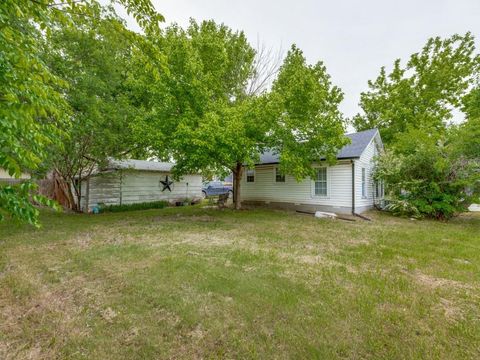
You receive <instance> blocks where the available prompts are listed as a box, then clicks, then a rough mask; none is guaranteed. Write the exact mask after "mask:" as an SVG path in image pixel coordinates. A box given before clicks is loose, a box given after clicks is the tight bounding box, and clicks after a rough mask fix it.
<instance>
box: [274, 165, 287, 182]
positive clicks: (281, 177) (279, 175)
mask: <svg viewBox="0 0 480 360" xmlns="http://www.w3.org/2000/svg"><path fill="white" fill-rule="evenodd" d="M275 182H277V183H278V182H279V183H284V182H285V175H284V174H282V173H281V172H280V170H279V169H278V168H275Z"/></svg>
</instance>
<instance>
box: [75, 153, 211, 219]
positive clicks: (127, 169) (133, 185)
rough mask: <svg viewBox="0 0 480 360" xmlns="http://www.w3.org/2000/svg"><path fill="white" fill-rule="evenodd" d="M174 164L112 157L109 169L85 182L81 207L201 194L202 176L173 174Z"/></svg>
mask: <svg viewBox="0 0 480 360" xmlns="http://www.w3.org/2000/svg"><path fill="white" fill-rule="evenodd" d="M173 165H174V164H172V163H165V162H156V161H144V160H124V161H110V163H109V166H107V168H106V169H102V170H101V171H98V172H96V173H95V174H94V175H92V176H91V177H89V178H88V179H87V180H85V181H83V182H82V187H81V190H82V198H81V202H80V207H81V209H82V211H90V210H91V209H92V208H93V207H95V206H98V205H102V204H104V205H122V204H134V203H142V202H153V201H159V200H166V201H169V202H172V203H173V202H177V201H183V200H185V199H190V200H198V199H201V198H202V176H201V175H198V174H196V175H186V176H184V177H183V178H182V179H180V180H179V181H175V180H174V179H173V177H172V174H171V170H172V167H173Z"/></svg>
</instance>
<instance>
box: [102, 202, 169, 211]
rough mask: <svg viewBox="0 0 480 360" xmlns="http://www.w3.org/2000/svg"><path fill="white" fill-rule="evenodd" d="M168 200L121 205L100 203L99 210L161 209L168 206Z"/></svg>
mask: <svg viewBox="0 0 480 360" xmlns="http://www.w3.org/2000/svg"><path fill="white" fill-rule="evenodd" d="M169 205H170V203H169V202H168V201H163V200H162V201H152V202H143V203H136V204H123V205H108V206H105V205H104V206H102V205H100V211H101V212H124V211H133V210H148V209H163V208H166V207H167V206H169Z"/></svg>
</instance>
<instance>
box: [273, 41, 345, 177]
mask: <svg viewBox="0 0 480 360" xmlns="http://www.w3.org/2000/svg"><path fill="white" fill-rule="evenodd" d="M270 98H271V105H270V106H271V107H272V108H273V111H272V113H271V114H269V116H271V117H272V118H271V119H270V121H271V122H270V129H269V130H270V132H271V135H270V136H269V139H268V140H269V143H270V144H271V146H270V147H271V148H272V149H273V150H274V151H275V152H277V153H279V154H280V167H281V169H282V171H284V172H285V173H289V174H292V175H294V176H295V177H296V178H297V179H298V180H301V179H303V178H305V177H307V176H312V175H313V168H312V163H313V162H318V161H319V159H322V158H326V159H327V160H328V161H329V162H330V163H333V162H335V160H336V154H337V152H338V150H339V149H341V148H342V147H343V146H344V145H345V144H346V143H347V141H348V139H347V138H346V137H345V136H343V134H344V127H343V121H342V114H341V112H340V111H339V109H338V106H339V104H340V102H341V101H342V99H343V93H342V91H341V90H340V89H339V88H338V87H336V86H333V85H332V83H331V81H330V76H329V75H328V73H327V71H326V68H325V66H324V65H323V63H322V62H318V63H317V64H315V65H308V64H307V63H306V59H305V57H304V56H303V53H302V51H301V50H300V49H298V48H297V47H296V46H292V48H291V50H290V51H289V52H288V54H287V56H286V58H285V61H284V63H283V65H282V67H281V68H280V73H279V75H278V78H277V79H276V81H275V82H274V84H273V89H272V93H271V94H270Z"/></svg>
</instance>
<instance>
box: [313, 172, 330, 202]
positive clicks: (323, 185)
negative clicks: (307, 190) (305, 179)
mask: <svg viewBox="0 0 480 360" xmlns="http://www.w3.org/2000/svg"><path fill="white" fill-rule="evenodd" d="M314 192H315V196H327V168H326V167H321V168H318V169H317V174H316V177H315V190H314Z"/></svg>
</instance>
